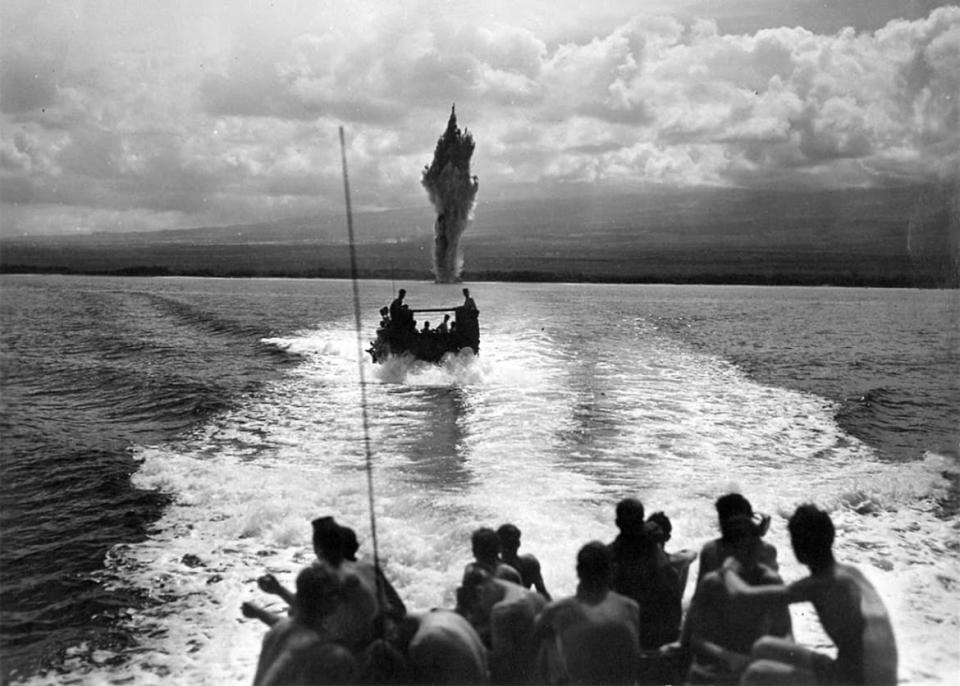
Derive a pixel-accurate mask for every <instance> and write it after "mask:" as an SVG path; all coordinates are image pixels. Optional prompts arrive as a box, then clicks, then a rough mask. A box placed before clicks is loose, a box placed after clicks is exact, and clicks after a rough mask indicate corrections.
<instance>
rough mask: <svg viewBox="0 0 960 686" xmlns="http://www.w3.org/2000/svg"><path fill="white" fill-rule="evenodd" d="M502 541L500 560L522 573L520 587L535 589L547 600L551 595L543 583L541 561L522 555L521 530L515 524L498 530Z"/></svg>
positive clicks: (531, 556)
mask: <svg viewBox="0 0 960 686" xmlns="http://www.w3.org/2000/svg"><path fill="white" fill-rule="evenodd" d="M497 537H498V538H499V539H500V559H502V560H503V561H504V563H506V564H508V565H510V566H511V567H513V568H514V569H516V570H517V571H518V572H519V573H520V579H521V582H520V585H521V586H523V587H524V588H531V587H532V588H534V589H536V591H537V593H539V594H540V595H542V596H543V597H544V598H546V599H547V600H550V594H549V593H547V587H546V585H545V584H544V583H543V574H542V573H541V572H540V561H539V560H538V559H537V558H535V557H534V556H533V555H530V554H525V555H520V554H518V551H519V550H520V529H518V528H517V527H516V526H514V525H513V524H504V525H503V526H501V527H500V528H499V529H497Z"/></svg>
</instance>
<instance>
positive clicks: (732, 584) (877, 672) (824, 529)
mask: <svg viewBox="0 0 960 686" xmlns="http://www.w3.org/2000/svg"><path fill="white" fill-rule="evenodd" d="M788 528H789V531H790V542H791V544H792V546H793V551H794V554H795V555H796V556H797V560H798V561H799V562H801V563H803V564H805V565H806V566H807V567H809V569H810V576H808V577H806V578H804V579H800V580H799V581H796V582H794V583H792V584H789V585H787V586H750V585H749V584H747V583H746V582H745V581H744V580H743V579H742V578H741V577H740V572H741V569H742V566H741V564H740V563H739V562H738V561H737V560H736V559H735V558H728V559H727V560H726V561H725V562H724V564H723V567H722V568H721V570H722V571H721V573H722V575H723V579H724V583H725V584H726V586H727V590H728V591H729V592H730V594H731V596H732V597H733V598H734V599H735V600H737V601H739V602H744V603H759V604H762V605H766V606H769V607H782V606H786V605H788V604H789V603H800V602H810V603H813V606H814V608H815V609H816V611H817V616H818V617H819V618H820V623H821V625H823V629H824V631H825V632H826V633H827V635H828V636H829V637H830V639H831V640H832V641H833V643H834V645H836V647H837V658H836V660H834V659H831V658H830V657H828V656H826V655H823V654H821V653H818V652H815V651H813V650H811V649H809V648H806V647H804V646H800V645H797V644H796V643H793V642H792V641H789V640H786V639H783V638H776V637H772V636H766V637H764V638H761V639H760V640H758V641H757V642H756V643H755V644H754V646H753V651H752V657H753V659H754V661H753V662H752V663H751V664H750V666H749V667H748V668H747V671H746V672H745V673H744V675H743V680H742V681H741V683H743V684H765V685H767V684H844V685H847V684H869V685H870V686H894V684H896V683H897V645H896V640H895V638H894V635H893V627H892V626H891V624H890V617H889V615H888V614H887V609H886V607H885V606H884V604H883V601H882V600H881V599H880V596H879V595H878V594H877V591H876V589H875V588H874V587H873V585H872V584H871V583H870V582H869V581H867V578H866V577H865V576H864V575H863V573H862V572H860V570H858V569H857V568H856V567H853V566H851V565H845V564H841V563H839V562H837V561H836V560H835V559H834V557H833V539H834V527H833V522H832V521H831V520H830V515H828V514H827V513H826V512H824V511H822V510H820V509H818V508H817V507H815V506H814V505H810V504H807V505H801V506H800V507H798V508H797V510H796V512H794V513H793V516H792V517H791V518H790V522H789V525H788Z"/></svg>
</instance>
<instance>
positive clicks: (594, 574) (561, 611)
mask: <svg viewBox="0 0 960 686" xmlns="http://www.w3.org/2000/svg"><path fill="white" fill-rule="evenodd" d="M577 577H578V578H579V579H580V583H579V585H578V586H577V593H576V595H575V596H573V597H570V598H563V599H562V600H556V601H554V602H552V603H550V604H549V605H547V607H546V608H545V609H544V611H543V612H542V613H541V614H540V616H539V617H538V618H537V623H536V628H535V630H534V640H535V641H536V642H537V644H538V645H539V644H540V643H541V642H544V641H545V642H544V643H543V659H542V661H541V671H543V672H544V674H542V680H543V681H544V682H546V683H549V684H633V683H634V682H635V681H636V679H637V665H638V662H639V659H640V607H639V606H638V605H637V603H636V601H634V600H632V599H631V598H627V597H626V596H622V595H620V594H619V593H616V592H614V591H613V590H612V589H611V588H610V582H611V579H612V578H613V553H612V552H611V551H610V549H609V548H608V547H607V546H606V545H604V544H603V543H601V542H600V541H592V542H590V543H587V544H586V545H585V546H583V548H581V549H580V552H579V553H578V554H577Z"/></svg>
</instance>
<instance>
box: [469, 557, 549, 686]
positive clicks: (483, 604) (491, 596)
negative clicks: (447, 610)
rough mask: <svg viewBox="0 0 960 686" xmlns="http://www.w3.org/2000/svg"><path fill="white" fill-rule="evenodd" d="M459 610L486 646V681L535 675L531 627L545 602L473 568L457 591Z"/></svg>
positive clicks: (522, 680) (528, 678) (516, 680)
mask: <svg viewBox="0 0 960 686" xmlns="http://www.w3.org/2000/svg"><path fill="white" fill-rule="evenodd" d="M457 595H458V599H459V601H460V607H459V611H460V612H461V614H463V615H464V616H465V617H466V618H467V619H468V620H469V621H470V623H471V624H472V625H473V627H474V629H476V631H477V634H479V636H480V638H481V639H482V640H483V642H484V644H485V645H486V646H487V647H488V648H489V649H490V681H491V683H494V684H530V683H533V682H534V678H535V676H536V658H537V646H536V644H535V643H534V638H533V629H534V623H535V621H536V617H537V615H538V614H540V612H541V611H542V610H543V608H544V606H545V605H546V604H547V601H546V600H544V598H543V596H541V595H540V594H539V593H537V592H535V591H530V590H528V589H526V588H524V587H523V586H520V585H519V584H515V583H513V582H511V581H506V580H504V579H498V578H495V577H494V576H492V575H491V574H490V573H489V572H487V571H485V570H483V569H479V568H477V569H474V570H472V571H471V572H470V573H469V574H468V575H467V578H465V579H464V583H463V586H462V587H461V588H460V589H459V591H458V594H457Z"/></svg>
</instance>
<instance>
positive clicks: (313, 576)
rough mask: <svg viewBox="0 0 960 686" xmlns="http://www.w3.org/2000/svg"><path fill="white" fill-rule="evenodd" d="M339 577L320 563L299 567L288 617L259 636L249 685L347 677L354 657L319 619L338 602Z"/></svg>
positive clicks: (319, 681) (338, 681)
mask: <svg viewBox="0 0 960 686" xmlns="http://www.w3.org/2000/svg"><path fill="white" fill-rule="evenodd" d="M339 591H340V588H339V582H338V580H337V575H336V573H335V572H334V571H333V570H332V569H330V568H329V567H328V566H326V565H311V566H309V567H305V568H304V569H303V570H302V571H301V572H300V574H299V575H297V595H296V604H297V608H298V611H297V613H296V614H295V615H294V616H292V617H284V618H282V619H279V620H278V621H277V622H276V623H275V624H274V625H273V627H272V628H271V629H270V630H269V631H268V632H267V633H266V635H265V636H264V637H263V647H262V648H261V650H260V659H259V661H258V662H257V673H256V675H255V676H254V679H253V684H254V686H280V685H281V684H342V683H347V682H349V681H351V680H352V678H353V676H354V672H355V670H356V661H355V659H354V657H353V655H351V654H350V651H348V650H347V649H346V648H343V647H342V646H340V645H338V644H336V643H334V642H333V640H332V638H331V637H330V635H329V634H328V633H327V631H326V630H325V629H324V626H323V624H324V620H325V619H326V618H327V617H328V616H329V615H330V613H331V612H333V610H334V608H335V607H336V604H337V602H338V600H337V596H338V594H339Z"/></svg>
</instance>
